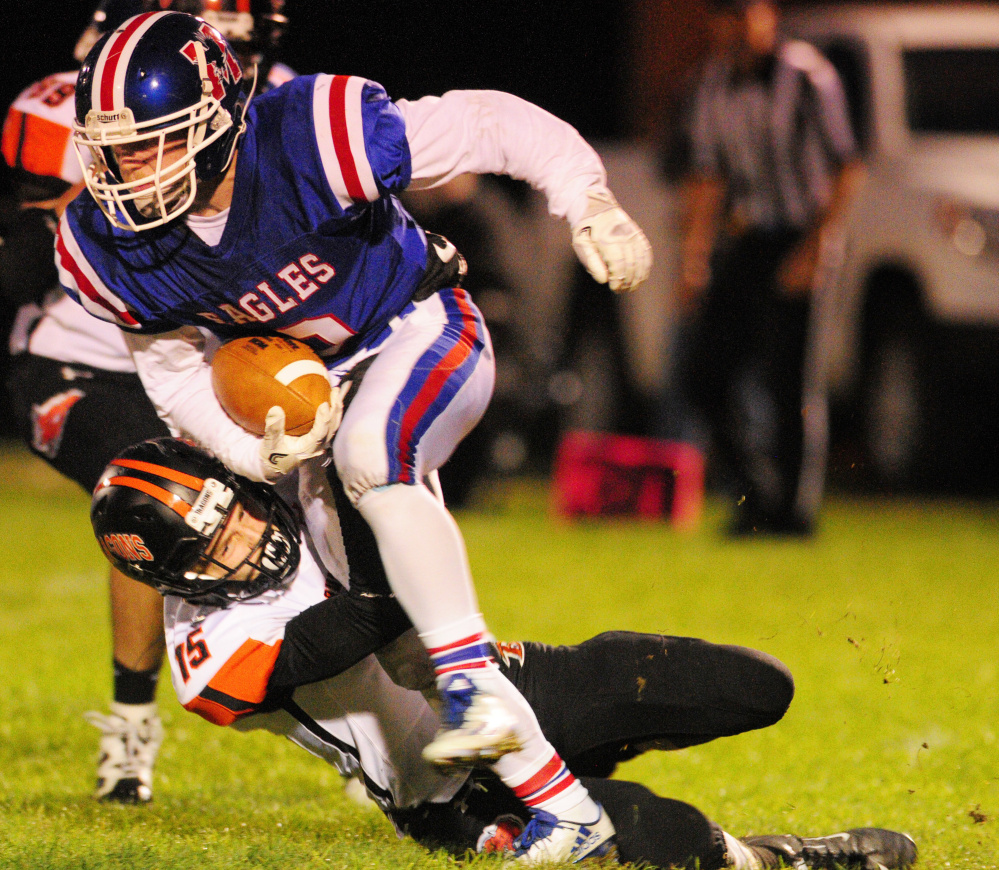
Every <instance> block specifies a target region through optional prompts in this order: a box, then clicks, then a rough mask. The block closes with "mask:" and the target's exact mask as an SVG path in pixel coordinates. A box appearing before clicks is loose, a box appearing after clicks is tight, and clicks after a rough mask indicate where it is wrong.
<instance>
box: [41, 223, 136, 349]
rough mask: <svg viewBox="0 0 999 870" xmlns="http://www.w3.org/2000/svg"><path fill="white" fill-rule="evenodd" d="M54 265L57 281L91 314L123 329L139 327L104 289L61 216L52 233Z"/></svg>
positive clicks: (107, 290) (104, 286)
mask: <svg viewBox="0 0 999 870" xmlns="http://www.w3.org/2000/svg"><path fill="white" fill-rule="evenodd" d="M56 266H57V267H58V269H59V283H60V284H62V286H63V287H68V288H69V289H70V290H74V291H76V294H77V297H78V299H79V300H80V304H82V305H83V307H84V308H86V309H87V311H89V312H90V313H91V314H92V315H94V317H99V318H100V319H101V320H106V321H108V322H109V323H115V324H117V325H118V326H121V327H124V328H125V329H135V328H137V327H138V326H139V323H138V321H136V319H135V318H134V317H133V316H132V315H131V314H130V313H129V311H128V308H127V307H126V306H125V303H124V302H122V301H121V299H119V298H118V297H117V296H116V295H115V294H114V293H112V292H111V291H110V290H109V289H108V287H107V285H106V284H105V283H104V282H103V281H102V280H101V279H100V276H98V274H97V272H96V271H95V270H94V268H93V267H92V266H91V265H90V263H89V262H88V261H87V258H86V257H85V256H83V253H82V252H81V251H80V246H79V245H78V244H77V241H76V238H75V237H74V236H73V230H72V229H71V228H70V225H69V222H68V221H67V220H66V217H65V215H64V216H63V219H62V220H61V221H60V222H59V232H58V233H57V234H56Z"/></svg>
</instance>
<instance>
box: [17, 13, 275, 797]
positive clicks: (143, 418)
mask: <svg viewBox="0 0 999 870" xmlns="http://www.w3.org/2000/svg"><path fill="white" fill-rule="evenodd" d="M283 5H284V4H283V0H273V2H272V0H264V2H262V3H258V2H257V0H253V4H252V5H251V3H250V2H249V0H238V2H237V0H170V2H165V3H164V2H159V0H156V2H153V0H104V2H102V3H101V4H100V6H98V8H97V10H96V11H95V13H94V16H93V20H92V21H91V23H90V25H89V26H88V27H87V29H86V30H85V31H84V33H83V34H82V35H81V37H80V39H79V41H78V43H77V46H76V48H75V51H74V54H75V57H76V60H77V61H78V62H82V61H83V60H84V58H85V57H86V55H87V52H88V51H89V50H90V48H91V47H92V46H93V44H94V43H95V42H96V41H97V40H98V39H99V38H100V37H101V36H102V35H103V34H105V33H107V32H109V31H111V30H114V29H115V28H116V27H117V26H118V25H119V24H120V23H121V22H122V21H124V20H125V19H127V18H129V17H131V16H132V15H135V14H137V13H139V12H142V11H143V10H144V9H151V8H154V7H155V8H157V9H167V8H176V9H183V10H184V11H186V12H191V13H195V14H204V15H205V16H206V17H207V18H208V19H209V20H211V21H212V22H213V23H214V24H215V26H217V27H220V29H221V30H222V32H223V33H225V34H226V35H227V36H228V37H229V38H230V40H231V41H232V43H233V45H234V47H235V48H236V50H237V52H238V53H239V55H240V60H241V62H243V63H248V64H250V65H253V64H257V66H258V69H259V75H260V76H261V78H262V81H263V82H264V84H263V87H262V89H263V90H268V89H269V88H271V87H277V86H278V85H280V84H283V83H284V82H286V81H288V80H289V79H291V78H293V77H294V72H293V71H292V70H291V69H290V68H289V67H287V66H285V65H283V64H279V63H273V62H272V58H273V52H274V50H275V49H276V48H277V47H278V42H279V40H280V37H281V34H282V32H283V30H284V27H285V25H286V23H287V22H286V19H285V18H284V16H283V15H282V14H281V9H282V7H283ZM76 78H77V73H76V71H67V72H61V73H55V74H53V75H50V76H47V77H46V78H44V79H42V80H41V81H39V82H36V83H35V84H33V85H31V86H30V87H28V88H26V89H25V90H24V91H23V92H22V93H21V94H19V95H18V97H17V98H16V100H15V101H14V103H13V104H12V105H11V107H10V109H9V111H8V113H7V116H6V121H5V124H4V131H3V156H4V159H5V161H6V163H7V165H8V167H9V168H10V169H11V174H12V178H13V183H14V186H15V196H16V199H17V200H18V202H17V204H16V205H15V208H17V207H18V206H19V207H20V211H14V212H13V219H12V220H11V221H10V225H9V226H6V227H4V231H3V236H4V242H5V244H4V245H3V247H2V248H0V284H2V293H3V296H4V298H5V301H6V302H7V303H8V304H12V305H16V306H19V307H18V311H17V315H16V318H15V320H14V326H13V329H12V331H11V335H10V341H9V344H10V353H11V355H12V362H11V373H10V376H9V378H8V381H9V384H8V387H9V392H10V395H11V399H12V406H13V411H14V417H15V422H16V426H17V429H18V432H19V434H20V435H21V437H22V438H23V439H24V440H25V441H26V443H27V444H28V445H29V446H30V447H31V449H32V451H33V452H35V453H36V454H38V455H39V456H41V457H42V458H43V459H45V460H46V461H47V462H49V463H50V464H51V465H52V466H53V467H55V468H56V469H57V470H59V471H60V472H61V473H63V474H65V475H66V476H67V477H69V478H71V479H72V480H75V481H76V482H78V483H79V484H80V485H81V486H82V487H83V488H84V489H86V490H87V491H88V492H90V491H92V490H93V487H94V485H95V484H96V482H97V476H98V475H99V474H100V472H101V470H102V469H103V467H104V466H105V465H106V464H107V462H108V461H109V460H110V458H111V457H112V456H114V455H115V454H116V453H118V452H119V451H120V450H121V449H123V448H124V447H126V446H127V445H129V444H133V443H135V442H137V441H142V440H144V439H146V438H152V437H156V436H159V435H166V434H167V433H168V430H167V427H166V425H165V424H164V423H163V422H162V421H161V420H160V419H159V418H158V416H157V414H156V411H155V409H154V408H153V406H152V404H151V403H150V401H149V399H148V398H147V397H146V394H145V391H144V390H143V388H142V384H141V382H140V380H139V378H138V375H137V374H136V371H135V364H134V363H133V361H132V357H131V355H130V353H129V350H128V348H127V347H126V346H125V342H124V340H123V338H122V335H121V330H120V329H119V328H118V327H117V326H115V325H114V324H111V323H106V322H104V321H101V320H99V319H97V318H94V317H91V316H90V315H89V314H87V313H86V312H85V311H84V310H83V309H82V308H81V307H80V306H79V305H77V304H76V303H75V302H74V301H73V300H72V299H70V298H69V297H67V296H66V294H65V293H64V292H63V291H62V290H61V289H60V288H59V286H58V276H57V274H56V270H55V263H54V257H53V251H52V245H53V234H54V231H55V221H57V220H58V218H59V217H60V216H61V215H62V213H63V210H64V209H65V207H66V205H67V204H68V203H69V202H70V201H71V200H72V199H73V198H74V197H75V196H76V195H77V194H78V193H79V192H80V191H81V190H82V189H83V188H84V184H83V174H82V169H81V166H80V162H79V160H78V158H77V155H76V149H75V148H74V147H73V145H72V142H71V135H72V126H73V119H74V115H75V100H74V97H75V85H76ZM109 593H110V603H111V608H110V609H111V636H112V646H113V650H112V655H113V687H114V700H113V701H112V702H111V712H110V714H108V715H102V714H100V713H96V712H93V713H88V714H87V718H88V721H90V722H91V723H93V724H94V725H96V726H97V727H98V728H99V729H100V730H101V732H102V737H101V741H100V760H99V762H98V773H97V779H98V782H97V791H96V797H98V798H99V799H106V800H113V801H119V802H123V803H134V802H145V801H148V800H150V799H151V798H152V786H153V781H152V778H153V765H154V762H155V759H156V754H157V751H158V749H159V745H160V741H161V739H162V726H161V724H160V719H159V716H158V714H157V708H156V702H155V692H156V682H157V679H158V676H159V672H160V668H161V665H162V662H163V652H164V648H163V621H162V607H163V603H162V599H161V597H160V596H159V595H158V594H156V593H155V592H153V591H152V590H150V589H149V588H148V587H146V586H143V585H141V584H137V583H135V581H133V580H131V579H129V578H128V577H126V576H124V575H122V574H121V573H120V572H118V571H117V570H115V569H113V568H112V569H111V572H110V577H109Z"/></svg>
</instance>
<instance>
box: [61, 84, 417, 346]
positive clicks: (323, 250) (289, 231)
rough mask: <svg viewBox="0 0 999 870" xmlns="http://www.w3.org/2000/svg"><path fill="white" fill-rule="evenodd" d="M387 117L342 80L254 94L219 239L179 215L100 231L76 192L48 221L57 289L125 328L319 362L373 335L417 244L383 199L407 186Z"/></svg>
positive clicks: (398, 301) (400, 147)
mask: <svg viewBox="0 0 999 870" xmlns="http://www.w3.org/2000/svg"><path fill="white" fill-rule="evenodd" d="M410 167H411V162H410V152H409V144H408V142H407V138H406V129H405V123H404V121H403V118H402V116H401V114H400V112H399V110H398V108H397V107H396V106H395V105H394V104H393V103H392V102H391V101H390V100H389V98H388V96H387V95H386V93H385V91H384V90H383V89H382V88H381V86H380V85H378V84H375V83H374V82H370V81H367V80H365V79H362V78H358V77H354V76H329V75H318V76H301V77H299V78H296V79H294V80H292V81H291V82H288V83H287V84H285V85H282V86H281V87H279V88H276V89H274V90H272V91H270V92H268V93H266V94H263V95H261V96H260V97H258V98H256V99H255V100H254V101H253V102H252V103H251V105H250V109H249V111H248V113H247V128H246V132H245V134H244V135H243V137H242V138H241V139H240V142H239V149H238V152H237V163H236V171H235V182H234V188H233V198H232V205H231V208H230V210H229V215H228V218H227V220H226V224H225V230H224V232H223V234H222V237H221V239H220V241H219V244H218V245H216V246H214V247H212V246H209V245H208V244H206V243H205V242H203V241H202V240H201V239H200V238H199V237H198V236H197V235H196V234H195V233H194V232H192V230H191V229H190V228H189V227H188V226H187V224H186V223H185V222H184V220H183V219H179V220H176V221H173V222H172V223H170V224H168V225H166V226H163V227H159V228H156V229H152V230H146V231H143V232H138V233H136V232H131V231H129V230H123V229H118V228H115V227H113V226H112V225H111V224H110V222H109V221H108V220H107V219H106V218H105V217H104V216H103V214H102V213H101V211H100V209H99V208H98V207H97V204H96V203H95V202H94V201H93V199H92V198H91V197H89V196H86V195H83V196H79V197H77V198H76V199H75V200H74V201H73V202H72V203H71V204H70V206H69V208H68V209H67V211H66V214H65V215H64V217H63V221H62V223H61V225H60V230H59V235H58V238H57V242H56V248H57V261H58V264H59V267H60V275H61V279H62V282H63V284H64V285H65V287H66V290H67V291H68V292H69V293H70V294H71V295H72V296H73V297H74V298H76V299H77V300H78V301H79V302H80V303H81V304H82V305H83V306H84V307H85V308H87V309H88V310H89V311H90V312H91V313H92V314H95V315H96V316H98V317H101V318H102V319H104V320H110V321H112V322H115V323H117V324H118V325H120V326H122V327H123V328H125V329H128V330H131V331H137V332H147V333H159V332H165V331H169V330H172V329H175V328H177V327H179V326H183V325H194V326H201V327H207V328H208V329H210V330H211V331H212V332H214V333H215V334H217V335H218V336H220V337H221V338H223V339H229V338H233V337H236V336H239V335H246V334H252V333H264V332H281V333H284V334H286V335H290V336H292V337H295V338H298V339H301V340H304V341H307V342H308V343H309V344H310V345H312V347H313V348H314V349H315V350H317V351H318V352H320V353H321V354H323V355H325V356H333V355H337V354H338V353H339V352H340V351H341V349H344V345H345V343H347V342H350V344H349V349H350V350H351V351H353V350H355V349H356V348H357V347H361V346H364V345H367V344H370V343H372V342H374V341H376V340H377V339H378V337H379V336H380V335H381V334H383V333H384V332H385V330H386V328H387V326H388V324H389V322H390V321H391V320H392V319H393V318H394V317H395V316H396V315H398V314H399V313H400V312H402V311H403V309H404V308H405V307H406V306H407V304H408V303H409V302H410V300H411V298H412V296H413V293H414V291H415V290H416V288H417V286H418V284H419V282H420V280H421V279H422V277H423V275H424V272H425V269H426V244H427V242H426V237H425V236H424V233H423V231H422V230H421V229H420V227H419V226H418V225H417V224H416V223H415V221H414V220H413V219H412V217H410V215H409V214H408V213H407V212H406V211H405V209H404V208H403V207H402V206H401V204H400V203H399V201H398V200H397V199H396V197H395V196H394V195H393V194H395V193H397V192H399V191H402V190H404V189H405V188H406V187H407V185H408V184H409V181H410Z"/></svg>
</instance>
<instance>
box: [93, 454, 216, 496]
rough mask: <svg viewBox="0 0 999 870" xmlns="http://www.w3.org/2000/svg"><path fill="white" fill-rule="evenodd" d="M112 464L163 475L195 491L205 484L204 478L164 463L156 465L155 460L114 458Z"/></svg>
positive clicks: (198, 490)
mask: <svg viewBox="0 0 999 870" xmlns="http://www.w3.org/2000/svg"><path fill="white" fill-rule="evenodd" d="M112 464H113V465H117V466H119V467H120V468H131V469H133V470H135V471H145V472H146V473H148V474H155V475H158V476H159V477H165V478H166V479H167V480H172V481H173V482H174V483H179V484H180V485H181V486H186V487H187V488H188V489H193V490H194V491H195V492H201V488H202V487H203V486H204V485H205V482H204V480H202V479H201V478H200V477H195V476H194V475H191V474H184V472H183V471H176V470H174V469H173V468H168V467H167V466H165V465H157V464H156V463H155V462H143V461H142V460H140V459H116V460H114V462H113V463H112Z"/></svg>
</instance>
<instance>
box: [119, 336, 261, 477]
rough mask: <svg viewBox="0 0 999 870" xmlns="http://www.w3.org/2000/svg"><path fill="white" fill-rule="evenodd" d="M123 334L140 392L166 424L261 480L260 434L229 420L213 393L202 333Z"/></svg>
mask: <svg viewBox="0 0 999 870" xmlns="http://www.w3.org/2000/svg"><path fill="white" fill-rule="evenodd" d="M123 334H124V336H125V342H126V344H127V345H128V349H129V351H130V352H131V354H132V359H133V360H134V361H135V367H136V369H137V370H138V373H139V378H140V379H141V380H142V386H143V387H144V388H145V390H146V395H148V396H149V398H150V400H151V401H152V403H153V407H155V408H156V413H157V414H159V415H160V417H161V418H162V419H163V421H164V422H165V423H166V424H167V426H169V427H170V429H171V430H172V431H173V432H174V433H175V434H177V435H180V436H182V437H185V438H190V439H191V440H192V441H196V442H198V443H199V444H201V445H202V446H203V447H205V448H207V449H208V450H210V451H211V452H212V453H214V454H215V456H216V457H218V459H219V460H220V461H221V462H222V463H223V464H224V465H226V466H227V467H228V468H229V469H230V470H231V471H234V472H235V473H236V474H241V475H242V476H243V477H248V478H250V479H251V480H256V481H263V480H264V472H263V467H262V463H261V459H260V443H261V439H260V438H257V437H256V436H255V435H252V434H250V433H249V432H247V431H246V430H245V429H243V428H242V427H241V426H239V425H237V424H236V423H234V422H233V421H232V419H231V418H230V417H229V415H228V414H226V412H225V411H224V410H223V409H222V406H221V405H220V404H219V401H218V399H217V398H216V397H215V390H214V389H212V381H211V367H210V366H209V365H208V362H207V361H206V359H205V337H204V335H202V333H201V332H200V331H199V330H198V329H196V328H195V327H193V326H184V327H181V328H180V329H176V330H174V331H173V332H166V333H161V334H159V335H142V334H136V333H129V332H123Z"/></svg>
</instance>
